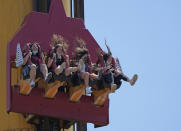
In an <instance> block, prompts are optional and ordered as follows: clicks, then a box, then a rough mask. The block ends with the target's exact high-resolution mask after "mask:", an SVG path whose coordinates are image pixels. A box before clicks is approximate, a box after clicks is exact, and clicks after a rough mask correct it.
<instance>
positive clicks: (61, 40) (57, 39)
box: [51, 34, 68, 51]
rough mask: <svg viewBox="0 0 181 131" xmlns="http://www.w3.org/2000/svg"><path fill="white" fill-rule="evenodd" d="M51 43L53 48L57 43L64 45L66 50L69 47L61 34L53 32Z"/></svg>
mask: <svg viewBox="0 0 181 131" xmlns="http://www.w3.org/2000/svg"><path fill="white" fill-rule="evenodd" d="M51 44H52V48H55V47H56V46H57V45H62V47H63V50H64V51H66V50H67V49H68V45H67V40H65V39H64V37H63V36H61V35H57V34H53V36H52V40H51Z"/></svg>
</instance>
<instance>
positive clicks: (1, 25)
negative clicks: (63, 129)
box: [0, 0, 73, 131]
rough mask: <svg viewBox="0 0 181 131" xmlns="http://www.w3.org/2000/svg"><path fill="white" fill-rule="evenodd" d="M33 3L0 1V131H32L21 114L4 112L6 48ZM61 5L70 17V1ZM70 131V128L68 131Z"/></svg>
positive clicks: (15, 0) (17, 0)
mask: <svg viewBox="0 0 181 131" xmlns="http://www.w3.org/2000/svg"><path fill="white" fill-rule="evenodd" d="M39 1H42V0H39ZM43 1H45V0H43ZM35 2H36V0H0V60H1V62H0V63H1V64H0V85H1V87H0V118H1V119H0V131H6V130H8V131H11V130H13V131H20V130H21V131H34V127H33V126H32V125H30V124H27V123H26V122H25V119H24V118H23V116H22V115H21V114H18V113H10V114H8V113H7V112H6V46H7V43H8V42H9V40H10V39H11V38H12V37H13V36H14V34H15V33H16V32H17V31H18V30H19V29H20V27H21V24H22V22H23V20H24V17H25V16H26V15H27V14H29V13H30V12H31V11H33V10H34V6H35ZM63 5H64V8H65V12H66V15H67V16H68V17H71V0H63ZM72 130H73V128H72V127H71V129H69V131H72ZM67 131H68V130H67Z"/></svg>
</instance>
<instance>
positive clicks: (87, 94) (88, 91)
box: [86, 86, 92, 96]
mask: <svg viewBox="0 0 181 131" xmlns="http://www.w3.org/2000/svg"><path fill="white" fill-rule="evenodd" d="M91 88H92V87H90V86H89V87H86V96H91V93H92V90H91Z"/></svg>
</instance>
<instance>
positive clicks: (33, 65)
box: [30, 64, 36, 72]
mask: <svg viewBox="0 0 181 131" xmlns="http://www.w3.org/2000/svg"><path fill="white" fill-rule="evenodd" d="M30 69H31V70H32V71H33V72H35V71H36V65H35V64H32V65H31V67H30Z"/></svg>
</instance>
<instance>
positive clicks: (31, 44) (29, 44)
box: [27, 42, 41, 57]
mask: <svg viewBox="0 0 181 131" xmlns="http://www.w3.org/2000/svg"><path fill="white" fill-rule="evenodd" d="M34 44H36V45H37V47H38V53H37V56H38V57H40V53H41V48H40V45H39V43H38V42H32V43H28V44H27V45H28V47H29V50H31V51H32V46H33V45H34Z"/></svg>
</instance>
